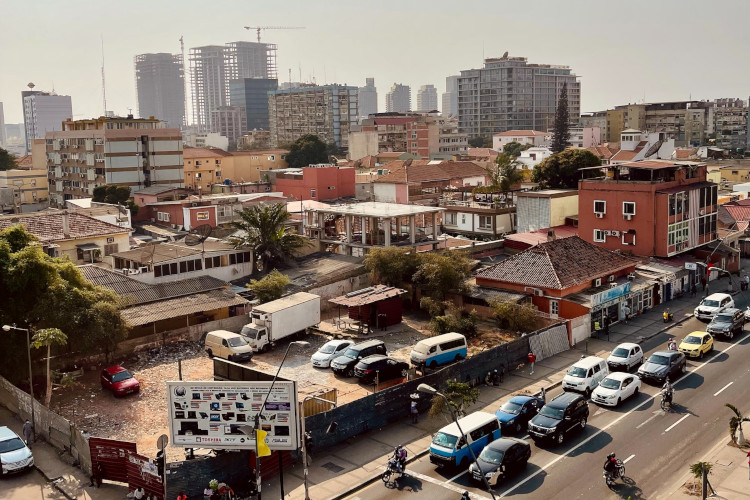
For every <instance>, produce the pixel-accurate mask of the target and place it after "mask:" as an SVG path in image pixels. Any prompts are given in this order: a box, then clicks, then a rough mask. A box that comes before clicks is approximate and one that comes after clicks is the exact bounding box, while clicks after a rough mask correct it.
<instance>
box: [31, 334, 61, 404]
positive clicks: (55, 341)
mask: <svg viewBox="0 0 750 500" xmlns="http://www.w3.org/2000/svg"><path fill="white" fill-rule="evenodd" d="M67 343H68V336H67V335H65V334H64V333H63V332H62V330H60V329H59V328H44V329H42V330H39V331H38V332H36V333H35V334H34V336H33V337H32V338H31V347H33V348H34V349H39V348H40V347H46V348H47V394H46V395H45V396H44V406H47V407H49V402H50V401H51V400H52V372H51V371H50V369H49V358H50V352H51V351H52V346H53V345H65V344H67Z"/></svg>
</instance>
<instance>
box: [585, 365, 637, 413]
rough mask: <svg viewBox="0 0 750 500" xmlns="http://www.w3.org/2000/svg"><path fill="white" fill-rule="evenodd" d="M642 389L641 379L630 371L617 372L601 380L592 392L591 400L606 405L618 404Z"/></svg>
mask: <svg viewBox="0 0 750 500" xmlns="http://www.w3.org/2000/svg"><path fill="white" fill-rule="evenodd" d="M640 390H641V379H639V378H638V377H637V376H635V375H631V374H630V373H623V372H615V373H610V374H609V375H607V376H606V377H605V378H604V380H602V381H601V382H599V387H597V388H596V389H594V392H593V393H592V394H591V401H593V402H594V403H596V404H600V405H605V406H618V405H619V404H620V403H621V402H623V401H625V400H626V399H628V398H629V397H630V396H635V395H636V394H638V392H639V391H640Z"/></svg>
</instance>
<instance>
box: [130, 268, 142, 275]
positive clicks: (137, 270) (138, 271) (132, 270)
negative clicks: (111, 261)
mask: <svg viewBox="0 0 750 500" xmlns="http://www.w3.org/2000/svg"><path fill="white" fill-rule="evenodd" d="M130 274H141V271H140V270H139V269H131V270H130Z"/></svg>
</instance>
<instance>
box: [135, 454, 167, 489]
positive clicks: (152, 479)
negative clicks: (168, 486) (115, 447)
mask: <svg viewBox="0 0 750 500" xmlns="http://www.w3.org/2000/svg"><path fill="white" fill-rule="evenodd" d="M127 475H128V489H129V490H134V489H135V488H137V487H139V486H142V487H143V489H144V490H145V491H146V493H151V494H154V495H156V496H157V497H158V498H163V497H164V481H163V480H162V478H161V476H160V475H159V472H158V471H157V470H156V465H155V464H154V461H153V460H151V459H150V458H148V457H144V456H143V455H139V454H137V453H135V452H130V454H129V455H128V463H127Z"/></svg>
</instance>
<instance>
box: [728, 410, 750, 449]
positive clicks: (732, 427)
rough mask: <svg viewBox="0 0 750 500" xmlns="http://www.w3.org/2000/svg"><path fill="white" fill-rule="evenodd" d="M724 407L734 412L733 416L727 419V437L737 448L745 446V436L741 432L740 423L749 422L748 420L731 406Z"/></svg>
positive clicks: (749, 419)
mask: <svg viewBox="0 0 750 500" xmlns="http://www.w3.org/2000/svg"><path fill="white" fill-rule="evenodd" d="M724 406H726V407H727V408H729V409H730V410H732V411H733V412H734V416H733V417H732V418H730V419H729V436H730V437H731V438H732V441H734V442H735V443H736V444H737V445H738V446H745V434H744V433H743V432H742V423H743V422H750V418H747V417H743V416H742V413H741V412H740V410H739V409H737V407H736V406H734V405H733V404H730V403H726V404H725V405H724Z"/></svg>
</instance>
